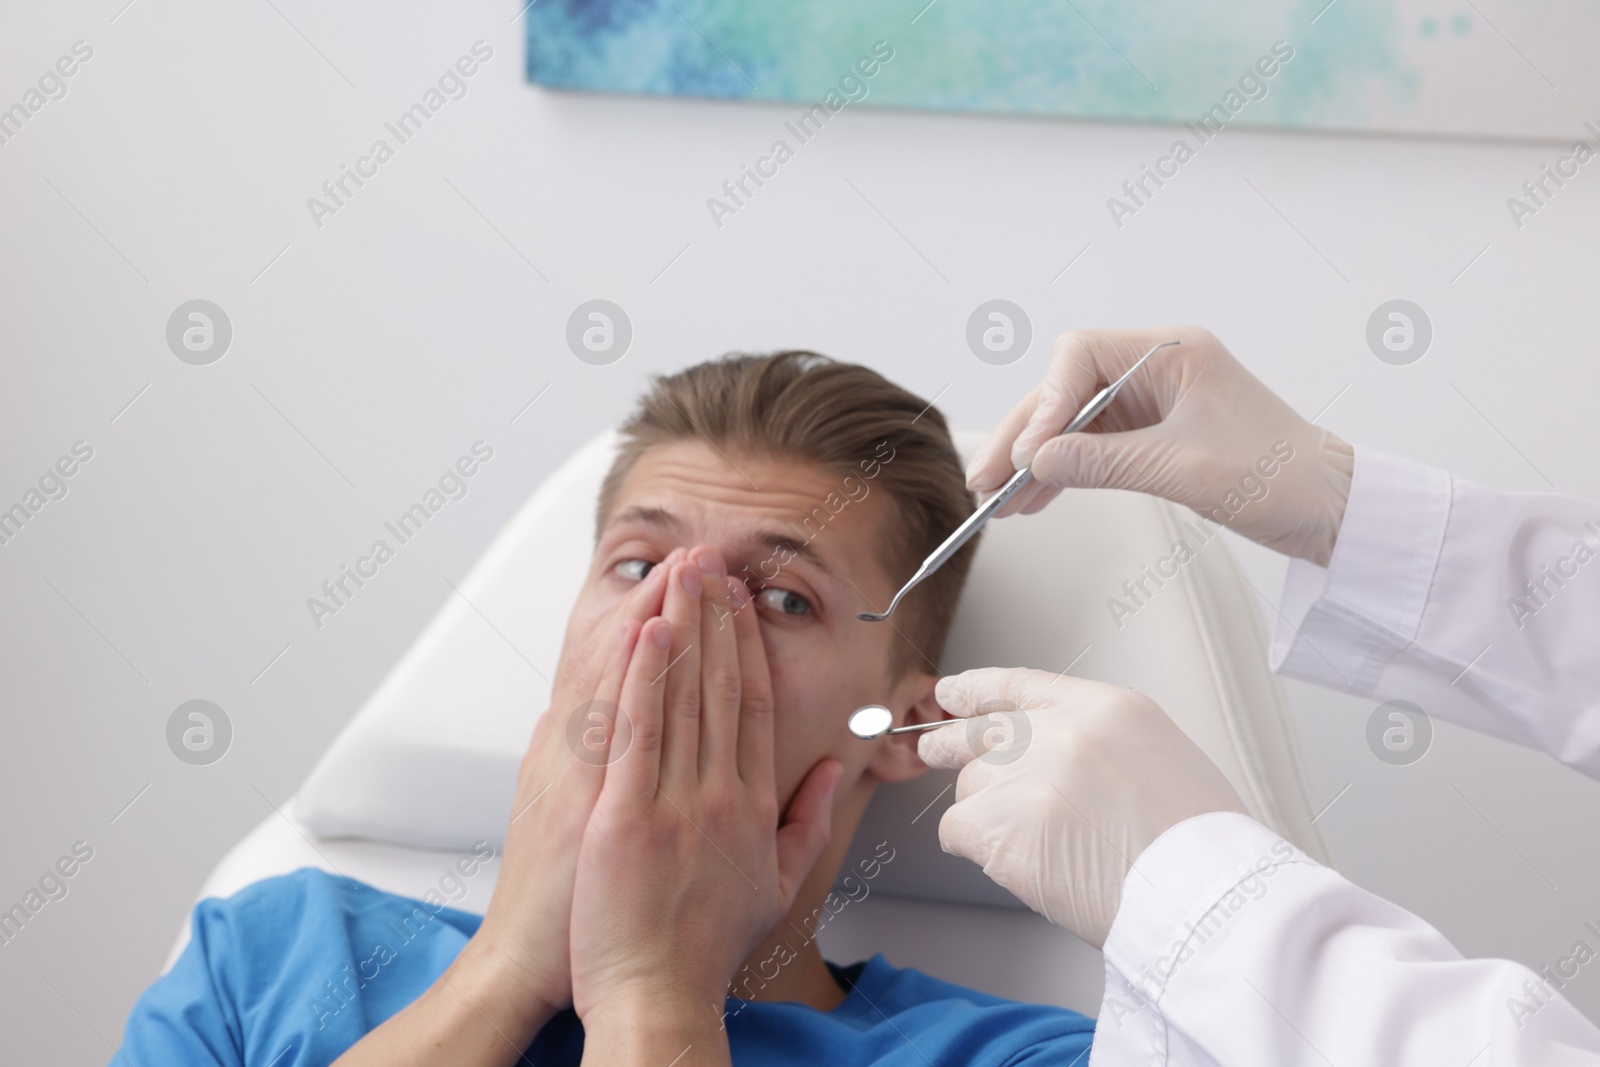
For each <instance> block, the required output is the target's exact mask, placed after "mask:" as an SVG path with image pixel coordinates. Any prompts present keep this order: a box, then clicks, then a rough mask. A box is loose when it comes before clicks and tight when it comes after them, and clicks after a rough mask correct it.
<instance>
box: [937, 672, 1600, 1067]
mask: <svg viewBox="0 0 1600 1067" xmlns="http://www.w3.org/2000/svg"><path fill="white" fill-rule="evenodd" d="M936 696H937V698H938V701H939V703H940V705H941V706H942V707H943V708H944V709H945V710H946V711H949V712H951V713H953V714H955V715H957V716H961V717H968V716H973V715H978V714H982V713H983V712H985V711H988V710H990V709H992V708H993V707H995V706H996V704H997V703H998V702H1003V703H1004V704H1007V705H1010V706H1012V707H1015V708H1018V709H1019V712H1018V713H1019V714H1025V715H1026V716H1027V719H1028V723H1029V725H1030V728H1031V730H1030V731H1021V730H1017V729H1013V730H1011V731H999V730H993V731H986V732H981V733H982V736H999V737H1004V736H1010V737H1013V738H1016V737H1024V736H1028V737H1029V740H1028V742H1027V745H1026V747H1025V748H1023V749H1022V751H1021V755H1020V756H1018V755H1017V754H1016V752H1015V750H1003V751H1001V752H999V753H994V754H991V753H974V752H973V751H972V750H971V749H969V748H968V738H969V736H973V735H974V734H978V733H980V732H979V731H968V730H966V729H961V728H954V727H947V728H945V729H942V730H936V731H933V732H931V733H928V734H924V735H923V737H922V738H921V740H920V741H919V744H918V751H919V753H920V754H921V755H922V758H923V759H924V760H925V761H926V762H927V763H929V764H930V765H931V766H935V767H945V768H956V767H960V768H962V770H961V774H960V777H959V778H958V779H957V782H956V803H955V804H953V805H952V806H951V807H950V808H949V809H948V810H947V811H946V812H945V814H944V816H943V818H942V819H941V820H940V823H939V840H940V843H941V845H942V846H943V847H944V849H945V851H947V852H952V853H955V854H957V855H961V856H965V857H967V858H968V859H971V860H972V861H973V862H975V863H978V864H979V865H981V866H982V867H983V869H984V872H985V873H986V874H988V875H989V876H990V877H991V878H993V879H994V880H995V881H996V882H998V883H999V884H1000V885H1002V886H1004V887H1006V888H1007V889H1010V890H1011V891H1012V892H1013V893H1015V894H1016V895H1017V896H1018V898H1020V899H1021V900H1022V901H1023V902H1024V903H1025V904H1027V905H1028V906H1029V907H1031V908H1033V909H1034V910H1035V911H1037V912H1039V913H1040V914H1042V915H1044V916H1045V917H1046V918H1048V919H1050V920H1051V921H1052V922H1055V923H1057V924H1058V925H1061V926H1064V927H1066V928H1067V929H1068V930H1070V931H1072V932H1073V933H1075V934H1077V935H1078V936H1079V937H1081V938H1083V939H1084V940H1085V941H1087V942H1089V943H1090V944H1092V945H1095V946H1096V947H1100V948H1103V951H1104V953H1105V960H1106V990H1105V997H1104V999H1103V1001H1102V1002H1101V1007H1100V1012H1099V1018H1098V1020H1097V1022H1096V1025H1095V1040H1094V1050H1093V1051H1092V1052H1091V1054H1090V1064H1091V1067H1094V1065H1099V1064H1130V1063H1137V1064H1144V1065H1163V1064H1166V1065H1173V1067H1177V1065H1180V1064H1181V1065H1189V1064H1209V1065H1232V1064H1256V1063H1270V1064H1274V1065H1292V1064H1307V1065H1316V1067H1327V1065H1328V1064H1361V1065H1363V1067H1378V1065H1384V1064H1395V1065H1401V1064H1418V1063H1426V1064H1455V1065H1459V1067H1483V1065H1486V1064H1495V1065H1496V1067H1533V1065H1535V1064H1540V1065H1545V1064H1579V1063H1582V1064H1591V1065H1592V1064H1597V1063H1600V1030H1596V1029H1595V1027H1594V1026H1593V1025H1592V1024H1591V1023H1590V1022H1589V1021H1588V1020H1587V1019H1585V1018H1584V1017H1583V1016H1582V1015H1581V1014H1579V1012H1578V1011H1577V1009H1575V1008H1573V1007H1572V1005H1571V1004H1570V1003H1568V1002H1567V1001H1566V1000H1564V999H1561V998H1560V996H1559V994H1558V993H1557V992H1556V988H1557V986H1556V983H1560V982H1562V981H1563V980H1564V979H1566V978H1570V977H1572V975H1573V974H1574V973H1575V972H1576V966H1577V964H1576V963H1573V961H1572V960H1566V961H1559V962H1557V963H1556V964H1554V965H1553V967H1551V968H1546V971H1545V972H1544V973H1541V974H1535V973H1534V972H1532V971H1530V970H1528V969H1527V968H1525V967H1523V966H1521V965H1520V964H1516V963H1512V962H1509V961H1506V960H1465V959H1463V958H1462V957H1461V955H1460V953H1458V952H1457V951H1456V950H1455V948H1454V947H1453V946H1452V945H1451V944H1450V943H1449V942H1448V941H1447V940H1445V938H1444V937H1443V936H1442V935H1441V934H1440V933H1439V932H1438V931H1437V930H1435V929H1433V927H1431V926H1429V925H1428V924H1427V923H1425V922H1423V921H1422V920H1421V919H1419V918H1417V917H1416V916H1414V915H1411V914H1410V913H1408V912H1406V911H1405V910H1404V909H1402V908H1400V907H1397V906H1396V905H1394V904H1391V903H1389V902H1388V901H1385V900H1383V899H1381V898H1379V897H1376V896H1374V895H1373V894H1371V893H1368V892H1366V891H1365V890H1363V889H1361V888H1360V887H1358V886H1356V885H1353V884H1351V883H1350V882H1348V881H1347V880H1345V879H1344V878H1343V877H1341V876H1340V875H1339V874H1338V873H1337V872H1335V871H1332V870H1330V869H1328V868H1326V867H1323V866H1321V865H1319V864H1318V863H1316V862H1315V861H1314V860H1312V859H1311V858H1309V857H1308V856H1306V855H1305V854H1303V853H1302V852H1300V850H1298V849H1296V848H1295V847H1294V846H1292V845H1290V844H1289V843H1288V842H1287V841H1284V840H1282V839H1281V838H1279V837H1278V836H1277V835H1276V834H1273V833H1272V832H1271V831H1269V830H1268V829H1266V827H1264V826H1262V825H1261V824H1260V823H1257V822H1256V821H1254V820H1253V819H1251V818H1249V817H1248V816H1247V815H1245V814H1243V812H1244V806H1243V804H1242V803H1241V801H1240V799H1239V797H1238V795H1237V794H1236V793H1235V792H1234V791H1233V789H1232V787H1231V786H1230V785H1229V784H1228V782H1227V780H1226V778H1224V777H1223V775H1222V772H1221V771H1219V770H1218V769H1217V768H1216V766H1215V765H1214V764H1212V763H1211V762H1210V761H1209V760H1208V759H1206V757H1205V755H1204V754H1203V753H1201V752H1200V750H1199V749H1198V748H1197V747H1196V746H1195V745H1194V744H1193V742H1191V741H1190V740H1189V739H1188V738H1187V737H1186V736H1185V735H1184V734H1183V732H1182V731H1181V730H1179V729H1178V728H1177V726H1176V725H1175V724H1174V723H1173V722H1172V720H1171V719H1169V718H1168V717H1167V716H1166V714H1165V713H1164V712H1162V711H1161V709H1160V708H1159V707H1157V706H1156V705H1155V704H1154V703H1152V702H1151V701H1150V700H1149V699H1148V698H1147V697H1144V696H1142V695H1140V694H1138V693H1135V692H1133V691H1132V690H1130V689H1125V688H1122V687H1120V686H1115V685H1109V684H1106V683H1103V682H1094V681H1088V680H1085V679H1079V678H1072V677H1062V676H1058V675H1054V674H1049V673H1045V672H1040V671H1027V670H1001V669H998V668H986V669H983V670H976V671H968V672H966V673H965V674H959V675H953V676H951V677H947V678H943V679H941V680H940V681H939V686H938V689H937V691H936ZM1030 734H1031V736H1029V735H1030ZM1597 936H1600V934H1597ZM1585 941H1586V942H1589V938H1588V937H1586V938H1585ZM1590 947H1591V949H1592V942H1590ZM1583 958H1587V957H1583ZM1581 962H1582V958H1580V959H1579V960H1578V961H1577V963H1581Z"/></svg>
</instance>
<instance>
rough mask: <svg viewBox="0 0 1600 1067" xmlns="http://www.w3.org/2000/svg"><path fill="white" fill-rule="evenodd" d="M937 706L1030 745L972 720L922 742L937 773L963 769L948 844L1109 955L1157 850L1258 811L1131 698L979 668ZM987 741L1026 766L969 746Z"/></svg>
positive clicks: (960, 678) (1088, 684) (954, 681)
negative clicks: (1003, 720) (1232, 816)
mask: <svg viewBox="0 0 1600 1067" xmlns="http://www.w3.org/2000/svg"><path fill="white" fill-rule="evenodd" d="M934 696H935V698H936V699H937V700H938V701H939V706H940V707H942V708H944V709H945V710H946V711H948V712H950V713H952V714H954V715H956V716H959V717H961V718H970V717H975V716H983V715H985V714H986V713H992V712H1000V713H1003V714H1010V715H1021V716H1025V717H1026V719H1027V726H1026V729H1027V733H1026V734H1024V733H1019V732H1018V726H1017V724H1016V723H1013V724H1011V731H1010V733H1009V735H1008V734H1007V733H1006V732H1005V730H1004V729H1003V724H1000V723H996V724H994V725H992V726H987V727H984V726H979V725H978V723H976V722H975V723H972V724H965V725H962V726H942V727H940V728H939V729H937V730H933V731H930V732H928V733H926V734H923V735H922V737H921V738H920V739H919V740H918V743H917V754H918V755H920V756H921V757H922V759H923V762H925V763H927V764H928V766H930V767H941V768H944V769H946V770H954V769H956V768H958V767H959V768H961V774H960V776H959V777H958V778H957V779H956V802H955V803H954V804H952V805H951V806H950V808H949V809H948V810H947V811H946V812H945V813H944V817H943V818H941V819H940V820H939V844H940V845H941V846H942V847H943V848H944V850H945V851H946V852H950V853H954V854H955V855H958V856H965V857H966V858H967V859H969V860H971V861H972V862H974V863H976V864H978V865H979V866H981V867H982V868H983V871H984V873H985V874H987V875H988V876H989V877H990V878H993V879H994V880H995V881H996V882H998V883H999V884H1000V885H1002V886H1004V887H1005V888H1006V889H1009V890H1011V892H1012V893H1014V894H1016V896H1017V898H1018V899H1019V900H1021V901H1022V902H1023V903H1024V904H1026V905H1028V907H1030V908H1032V909H1033V910H1034V911H1036V912H1038V913H1039V914H1041V915H1043V916H1044V917H1045V918H1046V919H1049V920H1050V921H1051V922H1053V923H1055V924H1056V925H1057V926H1064V927H1066V928H1067V929H1068V930H1071V931H1072V932H1073V933H1075V934H1077V935H1078V936H1079V937H1080V938H1082V939H1083V940H1084V941H1087V942H1088V943H1089V944H1091V945H1093V946H1094V947H1095V948H1101V947H1102V946H1104V945H1105V940H1106V934H1107V933H1109V932H1110V930H1111V921H1112V919H1114V918H1115V917H1116V914H1117V909H1118V907H1119V906H1120V905H1121V903H1122V883H1123V882H1124V880H1126V879H1127V877H1128V872H1129V871H1130V870H1131V869H1132V868H1133V864H1134V861H1136V860H1137V859H1138V858H1139V854H1140V853H1141V852H1143V851H1144V850H1145V848H1146V847H1147V846H1149V844H1150V843H1151V842H1152V841H1154V840H1155V839H1156V838H1158V837H1160V836H1161V835H1162V834H1163V833H1165V832H1166V831H1167V830H1168V829H1170V828H1171V827H1173V826H1176V825H1177V824H1178V823H1180V822H1183V821H1184V820H1185V819H1188V818H1191V817H1193V816H1195V815H1204V814H1205V813H1207V812H1212V811H1237V812H1240V813H1242V814H1246V815H1248V814H1249V812H1248V811H1246V810H1245V806H1244V802H1243V801H1242V800H1240V799H1239V794H1238V793H1236V792H1234V789H1233V786H1232V785H1230V784H1229V783H1228V780H1227V778H1225V777H1223V774H1222V772H1221V771H1220V770H1218V769H1217V765H1216V764H1214V763H1212V762H1211V761H1210V760H1209V759H1207V758H1206V755H1205V753H1204V752H1201V751H1200V748H1199V746H1197V745H1196V744H1195V743H1194V742H1193V741H1191V740H1189V738H1188V736H1187V735H1185V734H1184V732H1183V731H1182V730H1180V729H1178V727H1177V724H1176V723H1174V722H1173V721H1172V720H1171V719H1170V718H1168V717H1167V714H1166V712H1164V711H1162V710H1161V709H1160V708H1159V707H1157V706H1156V704H1155V702H1154V701H1152V700H1151V699H1150V698H1149V697H1147V696H1144V695H1143V694H1140V693H1136V692H1134V691H1133V690H1132V689H1125V688H1123V687H1122V686H1117V685H1111V684H1109V683H1106V682H1095V681H1090V680H1088V679H1086V678H1073V677H1071V676H1061V675H1055V674H1049V673H1046V672H1044V671H1030V670H1020V669H1017V670H1011V669H1005V668H1000V667H984V668H981V669H979V670H972V671H967V672H965V673H964V674H956V675H951V676H949V677H947V678H941V679H939V684H938V687H937V688H936V689H935V690H934ZM1010 709H1015V710H1010ZM969 725H970V726H972V727H974V728H973V729H968V726H969ZM991 733H992V734H993V735H995V736H997V737H1001V738H1006V737H1009V738H1010V743H1011V744H1018V745H1020V744H1025V745H1026V747H1025V748H1023V749H1022V751H1021V755H1020V756H1018V755H1017V754H1016V752H1015V750H1014V749H1011V748H1001V747H999V746H995V745H980V746H979V750H978V751H974V749H973V748H972V747H971V746H970V745H969V738H972V737H974V736H980V737H987V736H989V735H990V734H991ZM1023 737H1026V741H1025V742H1024V741H1021V740H1020V738H1023Z"/></svg>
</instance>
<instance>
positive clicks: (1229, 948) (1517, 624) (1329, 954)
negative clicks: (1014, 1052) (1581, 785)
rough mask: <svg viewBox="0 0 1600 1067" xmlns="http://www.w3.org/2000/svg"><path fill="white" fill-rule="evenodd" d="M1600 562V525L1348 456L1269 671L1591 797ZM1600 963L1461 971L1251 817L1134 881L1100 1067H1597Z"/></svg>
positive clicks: (1596, 748)
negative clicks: (1334, 521) (1342, 507)
mask: <svg viewBox="0 0 1600 1067" xmlns="http://www.w3.org/2000/svg"><path fill="white" fill-rule="evenodd" d="M1597 556H1600V506H1596V505H1593V504H1590V503H1587V502H1584V501H1580V500H1576V499H1573V498H1570V497H1562V496H1558V495H1554V494H1536V493H1503V492H1495V491H1492V490H1488V489H1485V488H1482V487H1480V486H1477V485H1473V484H1472V483H1470V482H1466V481H1463V480H1461V479H1457V478H1452V477H1451V476H1450V475H1449V474H1447V473H1445V472H1444V471H1440V470H1437V469H1434V468H1431V467H1427V466H1423V465H1421V464H1417V463H1412V462H1410V461H1407V460H1403V459H1400V458H1398V457H1394V456H1390V455H1387V454H1385V453H1382V452H1378V451H1375V450H1371V449H1357V451H1356V465H1355V474H1354V478H1353V481H1352V485H1351V493H1350V500H1349V503H1348V505H1347V508H1346V512H1345V518H1344V521H1343V523H1342V524H1341V526H1340V530H1339V537H1338V541H1337V543H1336V544H1335V547H1334V552H1333V556H1332V559H1331V560H1330V562H1329V565H1328V567H1327V568H1322V567H1316V566H1314V565H1311V564H1307V563H1304V562H1303V561H1298V560H1297V561H1294V562H1293V563H1291V565H1290V572H1289V577H1288V581H1287V582H1286V585H1285V590H1284V598H1283V603H1282V605H1281V607H1280V619H1279V623H1278V626H1277V632H1276V633H1275V635H1274V639H1273V647H1272V652H1271V661H1272V665H1273V667H1274V668H1275V669H1278V670H1281V671H1283V672H1284V673H1287V674H1292V675H1294V676H1297V677H1301V678H1306V679H1309V680H1312V681H1316V682H1319V683H1322V684H1324V685H1328V686H1331V687H1334V688H1338V689H1343V690H1346V691H1348V692H1351V693H1356V694H1360V695H1363V696H1370V697H1374V698H1376V699H1406V700H1410V701H1412V702H1413V703H1415V704H1417V705H1418V706H1420V707H1421V708H1423V709H1424V710H1425V711H1426V712H1427V713H1428V714H1429V715H1432V716H1436V717H1438V718H1442V719H1447V720H1451V721H1454V722H1458V723H1461V724H1463V725H1466V726H1470V727H1472V728H1474V729H1477V730H1480V731H1483V732H1486V733H1490V734H1494V735H1496V736H1499V737H1504V738H1507V739H1510V740H1513V741H1517V742H1520V743H1522V744H1525V745H1530V746H1533V747H1537V748H1540V749H1543V750H1544V751H1546V752H1548V753H1550V754H1551V755H1553V756H1555V757H1556V758H1557V759H1560V760H1561V761H1563V762H1565V763H1568V764H1570V765H1572V766H1573V767H1576V768H1577V769H1578V770H1580V771H1583V772H1584V773H1586V774H1589V775H1591V776H1593V777H1600V656H1595V655H1593V653H1592V652H1591V651H1590V647H1591V646H1592V645H1593V640H1594V635H1596V634H1597V633H1600V558H1597ZM1597 949H1600V923H1596V924H1593V925H1592V926H1590V927H1588V928H1586V930H1585V931H1584V933H1583V936H1582V938H1581V939H1580V940H1579V941H1578V942H1576V943H1575V944H1574V945H1573V947H1572V950H1571V952H1570V953H1569V955H1567V956H1565V957H1563V958H1561V959H1559V960H1556V961H1555V962H1553V963H1552V964H1550V965H1547V966H1546V967H1544V968H1543V969H1542V970H1541V971H1540V972H1538V973H1535V972H1533V971H1531V970H1529V969H1528V968H1526V967H1523V966H1522V965H1520V964H1517V963H1512V962H1509V961H1506V960H1466V959H1463V958H1462V957H1461V955H1460V953H1458V952H1457V951H1456V950H1455V948H1454V947H1453V946H1452V945H1451V944H1450V943H1449V942H1448V941H1447V940H1446V939H1445V938H1444V937H1443V936H1442V935H1441V934H1440V933H1439V932H1438V931H1437V930H1435V929H1434V928H1433V927H1431V926H1429V925H1428V924H1427V923H1425V922H1423V921H1422V920H1421V919H1419V918H1417V917H1416V916H1414V915H1412V914H1410V913H1409V912H1407V911H1405V910H1404V909H1402V908H1400V907H1398V906H1396V905H1394V904H1392V903H1390V902H1388V901H1386V900H1383V899H1382V898H1380V897H1377V896H1374V895H1373V894H1371V893H1368V892H1366V891H1365V890H1363V889H1361V888H1360V887H1358V886H1356V885H1353V884H1352V883H1350V882H1348V881H1347V880H1345V879H1344V878H1343V877H1341V876H1340V875H1339V874H1338V873H1337V872H1335V871H1332V870H1330V869H1328V868H1326V867H1323V866H1321V865H1320V864H1318V863H1316V862H1315V861H1314V860H1312V859H1311V858H1309V857H1308V856H1306V855H1304V854H1303V853H1301V852H1300V851H1299V850H1298V849H1296V848H1294V847H1293V846H1292V845H1290V844H1289V843H1288V842H1286V841H1284V840H1282V839H1281V838H1279V837H1278V836H1277V835H1275V834H1273V833H1272V832H1271V831H1270V830H1268V829H1266V828H1265V827H1263V826H1262V825H1260V824H1259V823H1257V822H1255V821H1254V820H1252V819H1249V818H1246V817H1245V816H1242V815H1237V814H1233V813H1228V812H1218V813H1213V814H1210V815H1202V816H1199V817H1196V818H1193V819H1189V820H1187V821H1185V822H1182V823H1179V824H1178V825H1177V826H1174V827H1172V828H1171V829H1170V830H1168V831H1167V832H1166V833H1165V834H1163V835H1162V836H1161V837H1160V838H1159V839H1157V840H1156V841H1155V842H1154V843H1153V844H1152V845H1151V846H1150V847H1149V848H1148V849H1146V850H1145V852H1144V853H1143V854H1141V855H1140V856H1139V858H1138V860H1137V861H1136V862H1135V864H1134V869H1133V870H1132V871H1131V872H1130V873H1129V875H1128V878H1127V880H1126V882H1125V883H1124V886H1123V901H1122V905H1121V908H1120V909H1119V911H1118V913H1117V918H1116V920H1115V922H1114V923H1113V924H1112V927H1111V931H1110V934H1109V936H1108V937H1107V940H1106V944H1105V961H1106V993H1105V1000H1104V1001H1103V1003H1102V1006H1101V1010H1100V1016H1099V1020H1098V1023H1097V1025H1096V1031H1095V1044H1094V1051H1093V1052H1092V1053H1091V1057H1090V1062H1091V1064H1092V1065H1102V1064H1119V1065H1120V1064H1140V1065H1157V1064H1169V1065H1172V1067H1178V1065H1189V1064H1218V1065H1224V1064H1226V1065H1232V1064H1254V1063H1272V1064H1300V1063H1305V1064H1318V1065H1324V1067H1325V1065H1327V1064H1362V1065H1381V1064H1411V1063H1427V1064H1459V1065H1461V1067H1489V1065H1497V1067H1523V1065H1533V1064H1541V1065H1543V1064H1552V1065H1559V1064H1580V1063H1581V1064H1591V1065H1592V1064H1600V1030H1596V1028H1595V1027H1594V1025H1593V1024H1591V1023H1590V1022H1589V1021H1588V1020H1587V1019H1585V1018H1584V1017H1583V1016H1582V1015H1581V1014H1580V1013H1579V1012H1578V1011H1577V1009H1575V1008H1573V1007H1572V1006H1571V1004H1570V1003H1568V1002H1567V1001H1566V1000H1565V999H1564V998H1562V997H1561V996H1560V995H1559V990H1560V989H1561V988H1562V986H1563V985H1564V984H1565V982H1566V981H1567V980H1570V979H1571V978H1572V977H1573V976H1574V975H1575V974H1576V973H1577V971H1578V968H1579V967H1581V966H1582V965H1583V964H1585V963H1587V962H1589V961H1590V960H1591V959H1594V958H1595V955H1596V951H1597Z"/></svg>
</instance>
